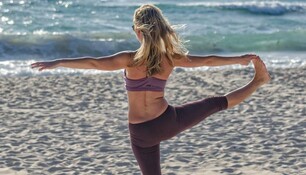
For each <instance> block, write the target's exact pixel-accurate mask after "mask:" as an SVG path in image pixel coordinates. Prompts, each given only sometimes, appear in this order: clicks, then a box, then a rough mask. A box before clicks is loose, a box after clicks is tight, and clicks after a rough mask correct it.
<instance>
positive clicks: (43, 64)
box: [31, 61, 59, 71]
mask: <svg viewBox="0 0 306 175" xmlns="http://www.w3.org/2000/svg"><path fill="white" fill-rule="evenodd" d="M58 63H59V62H58V61H45V62H36V63H33V64H31V67H32V69H34V68H38V70H39V71H42V70H44V69H54V68H56V67H57V66H58Z"/></svg>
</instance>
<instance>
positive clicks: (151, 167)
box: [132, 143, 161, 175]
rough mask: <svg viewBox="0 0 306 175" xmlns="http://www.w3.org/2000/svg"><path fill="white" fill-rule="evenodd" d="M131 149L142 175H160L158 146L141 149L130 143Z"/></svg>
mask: <svg viewBox="0 0 306 175" xmlns="http://www.w3.org/2000/svg"><path fill="white" fill-rule="evenodd" d="M132 149H133V152H134V155H135V157H136V160H137V162H138V164H139V167H140V169H141V172H142V174H143V175H161V168H160V153H159V144H158V145H154V146H151V147H146V148H143V147H139V146H137V145H135V144H133V143H132Z"/></svg>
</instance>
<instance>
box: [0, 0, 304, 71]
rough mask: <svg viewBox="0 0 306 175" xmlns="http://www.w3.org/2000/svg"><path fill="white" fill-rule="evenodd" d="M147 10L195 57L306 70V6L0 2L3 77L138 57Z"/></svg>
mask: <svg viewBox="0 0 306 175" xmlns="http://www.w3.org/2000/svg"><path fill="white" fill-rule="evenodd" d="M145 3H151V4H155V5H157V6H158V7H159V8H160V9H161V10H162V11H163V13H164V15H165V16H166V17H167V18H168V19H169V21H170V22H171V24H172V25H178V26H181V27H180V28H179V29H178V33H179V34H180V36H181V37H182V38H183V39H184V40H185V41H186V46H187V48H188V50H189V52H190V54H203V55H212V54H213V55H224V56H227V55H241V54H247V53H255V54H258V55H260V56H261V57H262V58H263V60H264V61H265V63H266V64H267V66H268V67H278V68H286V67H300V66H305V63H306V1H305V0H279V1H274V0H260V1H259V0H202V1H199V0H198V1H196V0H190V1H186V0H153V1H146V0H141V1H140V0H2V1H0V14H1V15H0V76H23V75H30V76H31V75H35V74H41V73H39V72H38V71H36V70H32V69H31V68H30V64H31V63H33V62H35V61H42V60H52V59H57V58H73V57H82V56H94V57H100V56H105V55H110V54H114V53H116V52H118V51H123V50H136V49H137V48H138V47H139V43H138V41H137V40H136V38H135V34H134V32H133V30H132V28H131V26H132V24H133V23H132V18H133V13H134V10H135V9H136V8H138V7H139V6H140V5H141V4H145ZM203 69H204V68H203ZM47 72H48V74H50V73H51V74H59V73H61V74H63V73H64V74H65V73H81V74H82V73H98V71H78V70H73V69H57V70H53V71H47Z"/></svg>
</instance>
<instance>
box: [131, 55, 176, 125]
mask: <svg viewBox="0 0 306 175" xmlns="http://www.w3.org/2000/svg"><path fill="white" fill-rule="evenodd" d="M162 67H163V69H164V71H163V72H162V73H160V74H156V75H153V77H156V78H159V79H164V80H167V79H168V77H169V76H170V74H171V72H172V70H173V66H171V65H170V64H169V63H168V61H166V58H165V59H163V62H162ZM145 70H146V67H145V66H139V67H128V68H126V76H127V77H128V78H129V79H141V78H144V77H146V73H145ZM127 95H128V104H129V112H128V118H129V123H133V124H135V123H142V122H145V121H149V120H152V119H154V118H156V117H158V116H159V115H161V114H162V113H163V112H164V111H165V110H166V109H167V107H168V102H167V101H166V99H165V98H164V91H162V92H158V91H127Z"/></svg>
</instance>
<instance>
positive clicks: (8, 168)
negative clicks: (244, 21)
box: [0, 67, 306, 175]
mask: <svg viewBox="0 0 306 175" xmlns="http://www.w3.org/2000/svg"><path fill="white" fill-rule="evenodd" d="M269 71H270V73H271V77H272V81H271V83H269V84H267V85H265V86H264V87H262V88H260V89H259V90H258V91H257V92H256V93H254V95H253V96H252V97H250V98H248V99H247V100H246V101H245V102H243V103H242V104H241V105H239V106H237V107H235V108H232V109H229V110H225V111H222V112H219V113H217V114H214V115H212V116H210V117H209V118H207V119H206V120H205V121H203V122H201V123H200V124H199V125H197V126H196V127H194V128H192V129H190V130H187V131H185V132H183V133H181V134H179V135H178V136H176V137H174V138H172V139H170V140H168V141H165V142H162V143H161V166H162V172H163V173H164V174H178V175H189V174H192V175H194V174H198V175H221V174H222V175H224V174H239V175H280V174H290V175H302V174H306V133H305V127H306V120H305V117H306V90H305V87H306V79H305V72H306V68H305V67H304V68H292V69H290V68H288V69H271V70H269ZM252 75H253V70H252V68H251V67H248V68H245V69H235V70H233V69H231V70H229V69H227V70H210V71H190V70H188V71H186V70H183V69H177V70H176V71H175V72H174V73H173V75H172V76H171V77H170V79H169V81H168V84H167V89H166V95H165V96H166V98H167V100H168V102H169V103H170V104H172V105H179V104H183V103H186V102H189V101H192V100H198V99H201V98H205V97H209V96H214V95H223V94H225V93H227V92H229V91H231V90H234V89H235V88H237V87H240V86H242V85H244V84H246V83H247V82H248V81H249V80H251V78H252ZM0 97H1V98H0V175H13V174H14V175H25V174H30V175H42V174H90V175H92V174H140V171H139V168H138V165H137V163H136V160H135V159H134V157H133V154H132V151H131V149H130V141H129V132H128V122H127V110H128V105H127V97H126V92H125V89H124V82H123V78H122V74H121V73H101V74H99V75H64V76H60V75H57V76H36V77H1V78H0Z"/></svg>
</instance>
